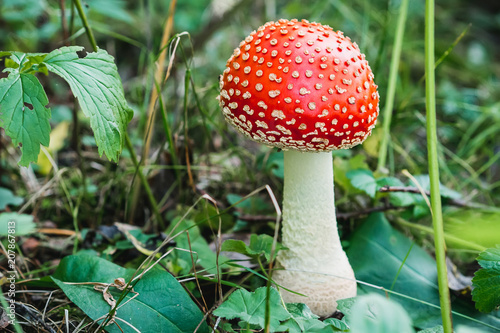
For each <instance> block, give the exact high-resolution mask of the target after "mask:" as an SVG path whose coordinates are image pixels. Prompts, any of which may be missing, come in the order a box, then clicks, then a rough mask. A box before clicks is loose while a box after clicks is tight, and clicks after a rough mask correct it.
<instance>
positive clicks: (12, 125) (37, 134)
mask: <svg viewBox="0 0 500 333" xmlns="http://www.w3.org/2000/svg"><path fill="white" fill-rule="evenodd" d="M9 63H10V64H12V66H13V67H15V68H12V67H11V68H6V70H5V71H7V72H9V76H8V77H6V78H3V79H1V80H0V127H3V128H4V129H5V133H6V134H7V135H8V136H9V137H10V138H11V139H12V142H13V144H14V145H16V146H17V145H19V146H20V147H21V153H22V155H21V160H20V161H19V165H22V166H28V165H29V163H30V162H35V161H36V160H37V158H38V153H39V152H40V144H42V145H44V146H48V145H49V140H50V137H49V133H50V123H49V119H50V109H48V108H47V107H46V106H47V104H48V103H49V100H48V98H47V95H46V94H45V91H44V90H43V87H42V85H41V84H40V81H38V79H37V78H36V77H35V76H34V75H33V74H31V72H32V70H31V68H32V65H34V61H33V58H30V57H28V56H27V55H26V54H22V53H18V52H14V53H12V54H11V56H10V62H9ZM26 64H30V66H27V67H25V65H26Z"/></svg>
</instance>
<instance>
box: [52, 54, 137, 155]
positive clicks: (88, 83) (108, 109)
mask: <svg viewBox="0 0 500 333" xmlns="http://www.w3.org/2000/svg"><path fill="white" fill-rule="evenodd" d="M82 50H83V47H80V46H72V47H62V48H60V49H57V50H54V51H52V52H51V53H49V54H48V55H47V56H46V57H45V59H44V64H45V66H47V69H48V70H49V71H50V72H53V73H55V74H57V75H59V76H61V77H62V78H63V79H65V80H66V82H68V84H69V86H70V88H71V91H72V92H73V94H74V95H75V97H76V98H77V99H78V102H79V103H80V107H81V108H82V111H83V113H84V114H85V116H87V117H89V118H90V127H92V130H93V131H94V136H95V139H96V142H97V146H98V148H99V154H100V155H101V156H102V154H103V153H105V154H106V156H107V157H108V158H109V159H110V160H113V161H115V162H117V161H118V156H119V155H120V153H121V150H122V148H123V140H124V135H125V132H126V129H127V124H128V122H129V121H130V119H131V116H132V110H131V109H130V108H129V106H128V105H127V102H126V100H125V97H124V93H123V88H122V84H121V80H120V76H119V75H118V70H117V68H116V65H115V63H114V59H113V57H112V56H110V55H109V54H108V53H107V52H106V51H104V50H99V51H97V52H93V53H88V54H87V56H86V57H84V58H79V57H78V54H77V52H79V51H82Z"/></svg>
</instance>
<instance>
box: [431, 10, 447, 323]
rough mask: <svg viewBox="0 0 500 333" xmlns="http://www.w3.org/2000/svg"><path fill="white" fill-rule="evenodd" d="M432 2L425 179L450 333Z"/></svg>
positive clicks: (444, 313)
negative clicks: (429, 198)
mask: <svg viewBox="0 0 500 333" xmlns="http://www.w3.org/2000/svg"><path fill="white" fill-rule="evenodd" d="M434 64H435V60H434V0H426V1H425V75H426V80H425V102H426V109H427V150H428V151H427V154H428V159H429V178H430V183H431V184H430V185H431V207H432V225H433V229H434V247H435V255H436V265H437V272H438V287H439V301H440V304H441V318H442V320H443V332H444V333H452V332H453V325H452V317H451V302H450V290H449V289H448V272H447V268H446V248H445V247H446V243H445V239H444V231H443V215H442V210H441V194H440V192H439V162H438V151H437V146H438V139H437V125H436V91H435V75H434V70H435V67H434Z"/></svg>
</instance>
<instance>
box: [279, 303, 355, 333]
mask: <svg viewBox="0 0 500 333" xmlns="http://www.w3.org/2000/svg"><path fill="white" fill-rule="evenodd" d="M286 309H287V310H288V312H289V313H290V315H291V318H290V319H288V320H287V321H284V322H283V323H281V325H280V326H279V327H278V331H280V332H281V331H286V332H290V333H301V332H308V333H330V332H339V331H342V330H344V331H345V330H349V326H347V324H346V323H345V322H343V321H341V320H338V319H335V318H329V319H327V320H325V321H324V322H322V321H320V320H319V319H318V318H319V317H318V316H316V315H315V314H314V313H312V312H311V310H310V309H309V307H308V306H307V305H305V304H302V303H287V304H286Z"/></svg>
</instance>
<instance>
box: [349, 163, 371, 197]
mask: <svg viewBox="0 0 500 333" xmlns="http://www.w3.org/2000/svg"><path fill="white" fill-rule="evenodd" d="M346 176H347V178H349V180H350V181H351V185H352V186H353V187H354V188H356V189H358V190H361V191H363V192H365V193H366V194H368V195H369V196H370V197H371V198H375V194H376V193H377V181H376V180H375V178H374V177H373V174H372V172H371V171H370V170H366V169H357V170H351V171H349V172H347V174H346Z"/></svg>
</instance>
